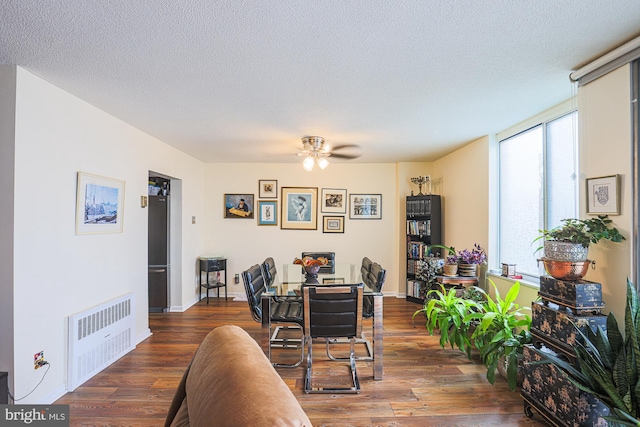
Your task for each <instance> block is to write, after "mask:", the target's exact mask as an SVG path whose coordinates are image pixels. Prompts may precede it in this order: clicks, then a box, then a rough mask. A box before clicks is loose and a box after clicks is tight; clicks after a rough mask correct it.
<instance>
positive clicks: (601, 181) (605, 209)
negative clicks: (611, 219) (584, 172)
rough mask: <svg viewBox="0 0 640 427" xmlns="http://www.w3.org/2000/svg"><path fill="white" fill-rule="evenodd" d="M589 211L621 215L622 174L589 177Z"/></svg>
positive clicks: (592, 213)
mask: <svg viewBox="0 0 640 427" xmlns="http://www.w3.org/2000/svg"><path fill="white" fill-rule="evenodd" d="M586 187H587V213H588V214H590V215H620V175H609V176H601V177H597V178H587V180H586Z"/></svg>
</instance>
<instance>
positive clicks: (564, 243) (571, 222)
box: [534, 215, 625, 262]
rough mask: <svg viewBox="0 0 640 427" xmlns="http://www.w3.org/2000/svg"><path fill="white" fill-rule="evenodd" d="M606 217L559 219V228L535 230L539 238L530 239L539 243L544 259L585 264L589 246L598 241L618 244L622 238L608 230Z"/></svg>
mask: <svg viewBox="0 0 640 427" xmlns="http://www.w3.org/2000/svg"><path fill="white" fill-rule="evenodd" d="M612 222H613V221H612V220H611V219H609V216H608V215H598V216H596V217H592V218H589V219H575V218H570V219H563V220H562V225H560V226H558V227H555V228H552V229H550V230H539V231H540V233H541V234H540V236H538V237H537V238H536V239H534V242H536V241H538V240H542V241H543V246H540V247H538V248H537V249H536V252H538V251H539V250H541V249H542V248H544V256H545V258H547V259H550V260H556V261H571V262H577V261H586V259H587V254H588V251H589V244H591V243H593V244H597V243H598V242H599V241H600V240H610V241H612V242H621V241H623V240H625V237H624V236H623V235H622V234H620V232H619V231H618V229H617V228H615V227H613V226H612Z"/></svg>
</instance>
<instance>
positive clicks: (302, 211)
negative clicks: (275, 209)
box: [280, 187, 318, 230]
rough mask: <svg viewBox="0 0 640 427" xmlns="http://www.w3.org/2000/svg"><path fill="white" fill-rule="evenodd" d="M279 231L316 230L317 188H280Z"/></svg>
mask: <svg viewBox="0 0 640 427" xmlns="http://www.w3.org/2000/svg"><path fill="white" fill-rule="evenodd" d="M281 201H282V220H281V221H280V228H281V229H289V230H317V229H318V188H317V187H282V194H281Z"/></svg>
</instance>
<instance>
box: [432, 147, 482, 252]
mask: <svg viewBox="0 0 640 427" xmlns="http://www.w3.org/2000/svg"><path fill="white" fill-rule="evenodd" d="M433 170H434V172H433V175H432V179H433V181H434V186H433V190H434V193H435V194H442V206H443V207H442V215H443V218H444V220H443V222H444V231H443V234H444V242H445V245H447V246H453V247H455V248H456V250H458V251H459V250H463V249H465V248H467V249H472V248H473V245H474V243H477V244H479V245H480V246H482V247H483V248H484V249H485V250H487V249H488V242H489V226H488V225H489V138H488V137H482V138H480V139H477V140H476V141H473V142H471V143H469V144H467V145H465V146H464V147H462V148H460V149H459V150H456V151H454V152H453V153H451V154H449V155H447V156H445V157H442V158H441V159H438V160H436V161H435V162H434V167H433Z"/></svg>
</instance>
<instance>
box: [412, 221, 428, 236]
mask: <svg viewBox="0 0 640 427" xmlns="http://www.w3.org/2000/svg"><path fill="white" fill-rule="evenodd" d="M407 234H413V235H416V236H430V235H431V220H430V219H427V220H407Z"/></svg>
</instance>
